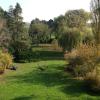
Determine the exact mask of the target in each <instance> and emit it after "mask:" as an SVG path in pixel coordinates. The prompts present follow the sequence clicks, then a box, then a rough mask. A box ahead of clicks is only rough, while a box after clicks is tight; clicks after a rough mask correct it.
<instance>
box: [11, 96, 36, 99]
mask: <svg viewBox="0 0 100 100" xmlns="http://www.w3.org/2000/svg"><path fill="white" fill-rule="evenodd" d="M33 98H34V99H35V96H33V95H32V96H20V97H16V98H14V99H11V100H33Z"/></svg>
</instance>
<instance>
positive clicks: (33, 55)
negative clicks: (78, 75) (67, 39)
mask: <svg viewBox="0 0 100 100" xmlns="http://www.w3.org/2000/svg"><path fill="white" fill-rule="evenodd" d="M63 59H64V55H63V52H60V51H32V52H29V53H27V56H26V57H23V55H21V56H20V57H19V59H15V62H20V63H25V61H26V62H27V61H28V62H32V61H34V62H38V61H41V60H63Z"/></svg>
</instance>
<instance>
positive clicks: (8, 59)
mask: <svg viewBox="0 0 100 100" xmlns="http://www.w3.org/2000/svg"><path fill="white" fill-rule="evenodd" d="M12 62H13V57H12V56H11V55H10V54H9V53H3V52H0V66H1V67H2V68H3V69H6V68H9V67H10V65H11V64H12Z"/></svg>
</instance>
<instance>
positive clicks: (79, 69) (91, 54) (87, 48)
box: [65, 45, 99, 77]
mask: <svg viewBox="0 0 100 100" xmlns="http://www.w3.org/2000/svg"><path fill="white" fill-rule="evenodd" d="M65 58H66V59H67V61H69V64H68V68H67V69H68V70H70V71H72V72H73V73H74V75H78V76H82V77H84V76H85V75H86V74H87V73H88V72H92V71H93V70H94V69H96V65H98V63H99V61H97V60H98V57H97V55H96V47H95V46H93V45H80V46H78V47H77V49H76V50H75V51H72V52H71V53H67V54H65Z"/></svg>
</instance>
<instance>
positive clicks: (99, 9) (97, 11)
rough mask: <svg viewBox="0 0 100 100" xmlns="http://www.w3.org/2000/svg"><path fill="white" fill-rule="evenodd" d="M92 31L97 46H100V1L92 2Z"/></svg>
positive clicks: (92, 0) (93, 0)
mask: <svg viewBox="0 0 100 100" xmlns="http://www.w3.org/2000/svg"><path fill="white" fill-rule="evenodd" d="M91 12H92V20H91V21H92V29H93V34H94V37H95V42H96V44H100V0H91Z"/></svg>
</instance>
